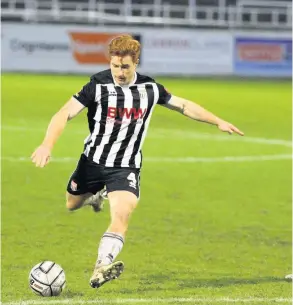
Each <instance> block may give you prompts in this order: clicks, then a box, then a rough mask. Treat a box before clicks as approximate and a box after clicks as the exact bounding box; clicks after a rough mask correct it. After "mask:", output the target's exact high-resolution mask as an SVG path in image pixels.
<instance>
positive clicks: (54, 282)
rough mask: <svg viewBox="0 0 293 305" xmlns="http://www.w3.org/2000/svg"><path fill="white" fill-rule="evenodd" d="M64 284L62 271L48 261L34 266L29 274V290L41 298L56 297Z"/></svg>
mask: <svg viewBox="0 0 293 305" xmlns="http://www.w3.org/2000/svg"><path fill="white" fill-rule="evenodd" d="M65 282H66V280H65V273H64V270H63V269H62V268H61V267H60V266H59V265H57V264H56V263H54V262H50V261H44V262H41V263H39V264H37V265H35V266H34V267H33V268H32V270H31V271H30V274H29V286H30V288H31V290H32V291H33V292H34V293H35V294H37V295H40V296H43V297H53V296H58V295H59V294H60V293H61V292H62V290H63V289H64V288H65Z"/></svg>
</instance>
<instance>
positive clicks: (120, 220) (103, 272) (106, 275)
mask: <svg viewBox="0 0 293 305" xmlns="http://www.w3.org/2000/svg"><path fill="white" fill-rule="evenodd" d="M114 171H115V170H114ZM129 177H130V178H132V179H131V180H130V178H129ZM117 178H119V179H118V180H115V181H114V182H113V183H110V184H106V185H107V190H108V199H109V204H110V214H111V223H110V225H109V227H108V229H107V231H106V232H105V233H104V235H103V237H102V239H101V241H100V245H99V249H98V259H97V262H96V265H95V269H94V273H93V275H92V277H91V279H90V285H91V286H92V287H93V288H98V287H100V286H102V285H103V284H104V283H106V282H108V281H110V280H112V279H115V278H117V277H118V276H119V275H120V274H121V273H122V271H123V268H124V264H123V262H121V261H117V262H114V260H115V258H116V257H117V256H118V254H119V253H120V252H121V250H122V247H123V245H124V240H125V235H126V231H127V228H128V224H129V219H130V216H131V214H132V213H133V211H134V210H135V208H136V206H137V204H138V200H139V170H137V171H131V172H130V171H129V170H121V171H120V173H119V174H118V177H117Z"/></svg>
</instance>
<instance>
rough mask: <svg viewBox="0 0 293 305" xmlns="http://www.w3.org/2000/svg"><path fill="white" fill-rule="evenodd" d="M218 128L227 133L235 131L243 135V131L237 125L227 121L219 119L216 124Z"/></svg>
mask: <svg viewBox="0 0 293 305" xmlns="http://www.w3.org/2000/svg"><path fill="white" fill-rule="evenodd" d="M218 128H219V129H220V130H221V131H223V132H228V133H229V134H232V133H234V132H235V133H237V134H239V135H240V136H244V133H243V132H242V131H240V130H239V129H238V128H237V127H235V126H234V125H232V124H230V123H228V122H225V121H221V122H220V123H219V124H218Z"/></svg>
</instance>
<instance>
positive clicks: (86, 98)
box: [73, 80, 96, 107]
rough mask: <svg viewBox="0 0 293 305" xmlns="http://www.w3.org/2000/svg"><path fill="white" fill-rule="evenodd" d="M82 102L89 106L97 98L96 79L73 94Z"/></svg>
mask: <svg viewBox="0 0 293 305" xmlns="http://www.w3.org/2000/svg"><path fill="white" fill-rule="evenodd" d="M73 97H74V98H76V99H77V100H78V101H79V102H80V103H81V104H83V105H84V106H85V107H88V106H89V105H90V104H91V103H93V102H94V101H95V98H96V83H95V82H94V81H92V80H91V81H90V82H88V83H87V84H86V85H84V86H83V87H82V89H81V90H80V91H79V92H78V93H76V94H74V95H73Z"/></svg>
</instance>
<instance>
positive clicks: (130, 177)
mask: <svg viewBox="0 0 293 305" xmlns="http://www.w3.org/2000/svg"><path fill="white" fill-rule="evenodd" d="M127 180H129V186H131V187H133V188H135V189H136V182H137V181H136V178H135V174H134V173H130V174H129V175H128V176H127Z"/></svg>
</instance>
